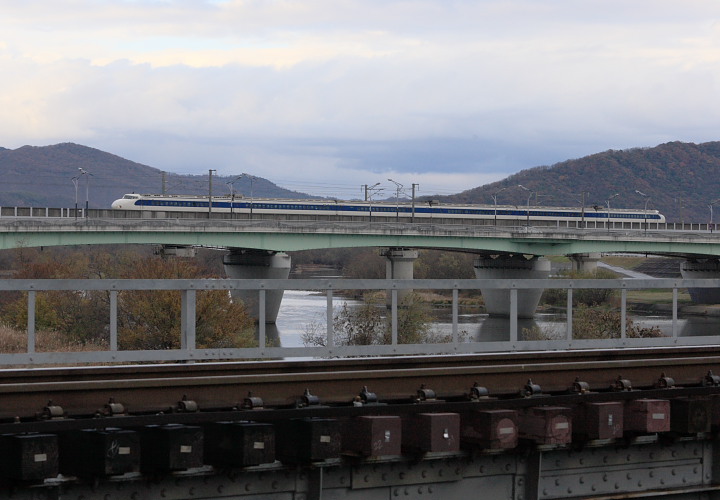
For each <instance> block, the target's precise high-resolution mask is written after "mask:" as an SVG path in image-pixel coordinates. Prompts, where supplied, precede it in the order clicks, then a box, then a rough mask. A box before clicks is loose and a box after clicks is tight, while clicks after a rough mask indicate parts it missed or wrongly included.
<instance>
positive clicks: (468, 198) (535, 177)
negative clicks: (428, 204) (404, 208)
mask: <svg viewBox="0 0 720 500" xmlns="http://www.w3.org/2000/svg"><path fill="white" fill-rule="evenodd" d="M519 185H522V186H525V187H526V188H528V189H529V190H530V191H526V190H524V189H523V188H521V187H519ZM501 190H502V191H501ZM636 190H637V191H640V192H641V193H644V194H645V195H647V197H643V196H641V195H640V194H638V193H637V192H636ZM583 192H585V193H586V194H585V204H586V207H593V205H595V206H597V207H599V208H606V207H607V200H608V199H609V198H610V197H611V196H614V195H615V193H617V194H618V195H617V196H615V197H614V198H612V200H611V201H610V206H611V207H614V208H639V209H643V208H644V207H645V203H646V202H647V208H648V209H658V210H660V212H662V213H663V214H665V216H666V217H667V219H668V221H671V222H680V221H686V222H708V221H709V219H710V208H709V205H710V203H711V202H712V201H715V200H719V199H720V142H706V143H703V144H693V143H684V142H669V143H666V144H661V145H659V146H656V147H652V148H634V149H627V150H621V151H619V150H609V151H605V152H603V153H597V154H593V155H590V156H586V157H583V158H579V159H575V160H568V161H564V162H561V163H557V164H555V165H552V166H542V167H535V168H530V169H527V170H522V171H520V172H518V173H517V174H514V175H511V176H509V177H507V178H506V179H503V180H502V181H499V182H494V183H492V184H486V185H484V186H480V187H476V188H473V189H469V190H467V191H463V192H461V193H458V194H456V195H451V196H446V197H437V196H434V197H433V198H435V199H440V200H441V201H445V202H459V203H483V204H493V195H496V196H497V203H498V205H518V206H525V205H526V204H527V202H528V198H530V204H531V205H541V206H568V207H569V206H577V207H579V206H580V205H581V202H582V198H583V195H582V193H583ZM590 209H592V208H590ZM714 209H715V210H714V212H715V213H714V214H713V215H714V217H713V221H714V222H716V223H717V222H718V221H720V201H719V203H718V205H717V206H715V207H714Z"/></svg>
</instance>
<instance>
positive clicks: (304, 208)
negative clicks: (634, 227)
mask: <svg viewBox="0 0 720 500" xmlns="http://www.w3.org/2000/svg"><path fill="white" fill-rule="evenodd" d="M112 208H113V209H115V210H134V211H152V212H166V213H167V214H166V215H167V216H168V217H172V216H173V215H175V216H178V217H181V216H187V215H191V214H192V213H196V214H198V215H200V214H208V213H209V212H211V213H213V214H228V215H227V216H226V217H228V218H234V217H236V218H248V217H254V218H273V219H274V218H288V219H291V220H303V219H311V220H319V219H325V218H327V219H328V220H367V219H371V218H372V219H373V220H375V219H381V220H383V221H389V222H391V221H392V220H395V219H402V220H403V221H408V220H413V221H416V222H424V221H427V222H430V221H431V220H432V221H433V222H434V221H436V219H442V220H443V221H444V220H451V221H452V220H457V222H458V223H464V224H466V223H472V222H473V221H477V222H476V223H478V222H479V223H481V224H482V223H485V224H488V223H489V224H492V223H493V222H492V221H498V222H500V223H504V224H508V223H511V222H510V221H514V222H515V223H517V224H524V223H525V222H526V221H527V220H530V221H532V222H533V223H541V222H544V224H542V225H555V224H556V223H557V222H561V221H565V222H570V221H573V222H580V221H583V222H591V221H596V222H597V223H598V224H596V225H597V226H602V225H603V223H607V222H608V221H610V222H612V223H613V224H618V223H620V222H636V223H643V222H652V223H663V222H665V217H664V216H663V215H662V214H661V213H660V212H658V211H657V210H647V211H644V210H642V209H641V210H626V209H612V210H610V211H608V210H607V209H606V208H604V207H585V209H584V210H581V209H580V208H579V207H575V208H572V207H534V206H529V207H525V206H514V205H512V206H508V205H497V206H495V205H469V204H468V205H455V204H445V203H438V202H437V201H430V202H428V201H422V202H420V201H418V202H416V203H415V204H411V203H408V202H400V203H395V202H390V201H342V200H282V199H269V198H255V199H249V198H241V197H239V196H234V197H231V196H213V197H212V207H210V206H209V200H208V196H193V195H157V194H134V193H133V194H126V195H125V196H123V197H122V198H121V199H119V200H115V201H114V202H113V203H112ZM181 212H182V214H181ZM481 221H482V222H481ZM487 221H490V222H487Z"/></svg>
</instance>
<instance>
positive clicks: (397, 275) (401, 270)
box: [380, 248, 418, 305]
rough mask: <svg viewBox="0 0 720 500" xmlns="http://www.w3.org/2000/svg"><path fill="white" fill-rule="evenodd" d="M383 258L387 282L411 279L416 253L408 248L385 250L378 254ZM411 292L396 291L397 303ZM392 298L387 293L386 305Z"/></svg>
mask: <svg viewBox="0 0 720 500" xmlns="http://www.w3.org/2000/svg"><path fill="white" fill-rule="evenodd" d="M380 255H382V256H384V257H385V259H386V260H385V278H386V279H389V280H393V279H394V280H411V279H413V265H414V264H415V261H416V260H417V258H418V251H417V250H414V249H410V248H385V249H384V250H382V251H381V252H380ZM411 293H412V290H398V292H397V296H398V303H401V302H402V301H403V299H405V297H407V296H408V295H410V294H411ZM391 300H392V297H391V295H390V293H389V291H388V295H387V304H388V305H390V302H391Z"/></svg>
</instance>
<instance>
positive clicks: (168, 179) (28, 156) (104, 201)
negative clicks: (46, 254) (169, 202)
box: [0, 143, 311, 208]
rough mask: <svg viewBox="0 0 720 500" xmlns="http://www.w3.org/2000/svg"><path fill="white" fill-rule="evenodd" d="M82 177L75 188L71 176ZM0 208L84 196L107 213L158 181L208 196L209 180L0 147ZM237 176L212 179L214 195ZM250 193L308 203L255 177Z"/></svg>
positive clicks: (95, 152) (102, 155) (53, 149)
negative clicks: (125, 197)
mask: <svg viewBox="0 0 720 500" xmlns="http://www.w3.org/2000/svg"><path fill="white" fill-rule="evenodd" d="M79 169H84V170H85V171H87V172H89V174H90V175H82V176H80V178H79V179H78V181H77V192H76V186H75V183H74V182H73V180H72V179H73V177H76V176H78V174H79V173H80V170H79ZM0 173H1V174H2V177H1V178H2V183H0V205H2V206H35V207H73V206H74V205H75V201H76V195H77V201H78V204H79V205H80V206H84V205H85V199H86V193H87V198H88V199H89V205H90V207H91V208H109V207H110V204H111V203H112V202H113V200H116V199H118V198H121V197H122V195H123V194H125V193H133V192H135V193H161V192H162V189H163V177H164V178H165V181H164V184H165V187H166V192H168V193H174V194H207V193H208V175H178V174H171V173H167V174H165V175H163V172H162V171H161V170H159V169H157V168H153V167H149V166H147V165H143V164H141V163H135V162H133V161H130V160H126V159H124V158H121V157H119V156H116V155H113V154H110V153H106V152H104V151H100V150H99V149H94V148H90V147H87V146H81V145H79V144H73V143H63V144H56V145H54V146H42V147H37V146H23V147H20V148H18V149H6V148H1V147H0ZM236 177H237V176H230V177H222V176H213V192H214V193H215V194H228V188H227V186H226V185H225V183H226V182H228V181H232V180H233V179H235V178H236ZM233 185H234V188H235V191H236V192H237V193H243V194H245V195H249V194H250V189H251V181H250V179H249V178H246V177H243V178H242V179H240V180H238V181H235V182H234V184H233ZM252 194H253V196H255V197H262V198H301V199H302V198H311V196H310V195H308V194H305V193H298V192H296V191H289V190H287V189H283V188H281V187H279V186H277V185H275V184H273V183H272V182H270V181H268V180H266V179H263V178H261V177H256V178H255V179H254V180H253V182H252Z"/></svg>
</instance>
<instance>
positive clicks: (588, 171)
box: [0, 142, 720, 222]
mask: <svg viewBox="0 0 720 500" xmlns="http://www.w3.org/2000/svg"><path fill="white" fill-rule="evenodd" d="M79 168H82V169H85V170H86V171H88V172H90V173H91V174H92V175H91V176H82V177H81V178H80V179H79V182H78V186H77V198H78V203H79V204H80V205H81V206H82V205H84V204H85V193H86V189H87V192H88V193H89V196H88V197H89V200H90V206H91V207H92V208H106V207H109V206H110V203H112V201H113V200H115V199H117V198H120V197H121V196H122V195H123V194H125V193H132V192H136V193H161V192H162V190H163V177H164V178H165V183H164V184H165V187H166V192H168V193H174V194H207V193H208V175H178V174H170V173H168V174H165V175H164V176H163V172H162V171H161V170H159V169H157V168H153V167H149V166H147V165H142V164H140V163H135V162H132V161H130V160H126V159H124V158H121V157H119V156H116V155H113V154H110V153H106V152H104V151H100V150H98V149H93V148H89V147H86V146H81V145H78V144H73V143H64V144H56V145H54V146H43V147H36V146H23V147H21V148H18V149H6V148H2V147H0V174H1V177H0V179H2V183H0V205H2V206H36V207H38V206H39V207H46V206H50V207H72V206H74V203H75V195H76V191H75V185H74V183H73V182H72V181H71V179H72V178H73V177H75V176H77V175H78V173H79V170H78V169H79ZM236 177H237V176H230V177H221V176H214V177H213V192H214V193H216V194H227V193H228V189H227V186H225V183H226V182H228V181H231V180H233V179H235V178H236ZM518 185H522V186H525V187H526V188H528V189H529V190H530V191H525V190H524V189H522V188H520V187H518ZM234 186H235V189H236V191H237V192H238V193H242V194H244V195H246V196H247V195H249V194H250V189H251V186H250V179H248V178H246V177H244V178H242V179H240V180H238V181H236V182H235V183H234ZM636 190H637V191H640V192H642V193H644V194H646V195H647V197H642V196H641V195H639V194H637V193H636ZM252 192H253V196H254V197H262V198H296V199H307V198H311V197H312V196H310V195H308V194H305V193H298V192H296V191H289V190H286V189H283V188H281V187H278V186H277V185H275V184H273V183H272V182H270V181H268V180H266V179H262V178H260V177H257V178H255V180H254V181H253V184H252ZM583 192H584V193H586V194H585V205H586V207H588V208H586V209H590V210H592V207H593V206H597V207H598V208H603V207H606V206H607V205H606V203H607V200H608V199H609V198H610V197H611V196H614V195H615V193H617V196H616V197H614V198H612V200H611V202H610V204H611V207H614V208H640V209H642V208H644V206H645V203H646V202H647V207H648V209H658V210H660V211H661V212H662V213H663V214H665V216H666V217H667V218H668V220H669V221H687V222H690V221H692V222H708V220H709V218H710V209H709V206H708V205H709V204H710V202H712V201H715V200H718V199H720V142H706V143H703V144H693V143H684V142H669V143H666V144H661V145H659V146H656V147H652V148H634V149H627V150H621V151H620V150H609V151H605V152H603V153H597V154H593V155H590V156H586V157H583V158H578V159H574V160H567V161H564V162H561V163H557V164H555V165H552V166H541V167H535V168H530V169H527V170H522V171H520V172H518V173H517V174H514V175H511V176H509V177H507V178H506V179H504V180H502V181H499V182H495V183H492V184H487V185H485V186H480V187H476V188H473V189H469V190H467V191H463V192H461V193H458V194H455V195H451V196H444V197H441V196H433V197H432V199H439V200H441V201H444V202H457V203H477V204H492V203H493V195H496V196H497V203H498V205H518V206H525V205H526V204H527V203H528V198H530V204H531V205H541V206H577V207H579V206H580V204H581V201H582V198H583V195H582V193H583ZM715 209H716V210H715V212H716V215H717V216H716V217H714V221H715V222H718V221H720V203H718V205H717V206H716V207H715Z"/></svg>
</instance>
